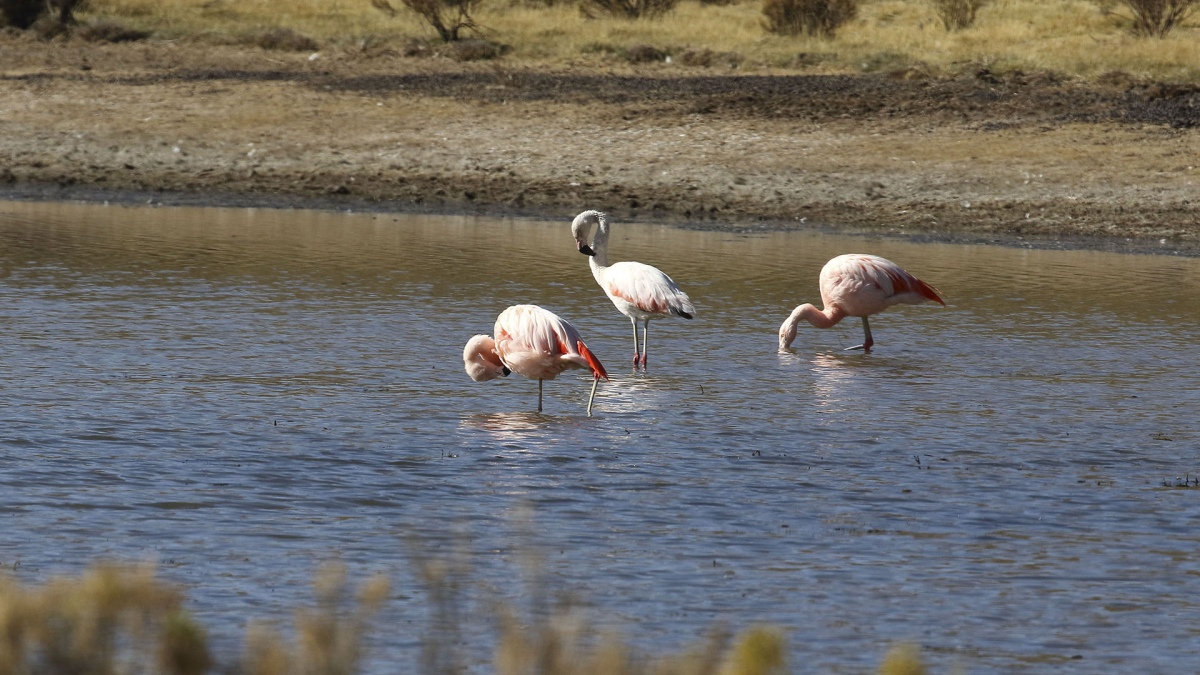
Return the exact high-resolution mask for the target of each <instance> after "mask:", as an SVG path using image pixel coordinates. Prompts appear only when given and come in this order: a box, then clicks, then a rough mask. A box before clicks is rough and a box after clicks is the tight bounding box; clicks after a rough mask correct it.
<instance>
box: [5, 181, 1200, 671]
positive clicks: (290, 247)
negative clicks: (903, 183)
mask: <svg viewBox="0 0 1200 675" xmlns="http://www.w3.org/2000/svg"><path fill="white" fill-rule="evenodd" d="M570 215H572V214H565V215H564V217H563V219H562V220H561V221H560V222H538V221H525V220H497V219H473V218H450V217H419V216H396V215H382V214H337V213H312V212H297V211H273V210H220V209H167V208H130V207H118V206H76V205H56V204H24V203H0V353H2V354H3V363H4V373H5V377H4V379H3V380H2V381H0V387H2V389H0V393H2V396H0V466H2V469H0V482H2V484H3V485H2V488H0V517H3V522H4V536H3V538H2V539H0V541H2V542H3V547H2V548H0V563H2V564H3V565H4V566H5V567H7V568H9V569H10V570H11V569H14V568H15V569H16V570H17V574H18V576H20V577H22V578H24V579H27V580H30V581H33V580H41V579H44V578H46V577H48V576H49V575H51V574H53V573H58V572H73V571H78V570H79V569H81V568H82V567H83V566H85V565H86V564H87V563H88V562H90V561H93V560H95V559H97V558H119V559H124V560H144V559H151V560H156V561H157V562H158V564H159V567H160V574H161V575H162V576H164V577H165V578H167V579H169V580H171V581H174V582H177V583H179V584H182V585H183V586H185V587H186V588H187V591H188V595H189V599H190V600H189V601H190V605H191V607H192V609H193V610H194V611H195V612H196V613H197V615H199V616H200V618H201V620H202V621H204V622H205V624H206V625H209V626H212V627H213V632H214V634H215V635H214V637H215V638H216V639H217V640H218V641H221V640H225V641H226V642H230V643H232V642H234V641H236V640H237V639H238V637H239V636H240V635H241V630H242V627H243V623H244V621H246V620H247V619H249V618H254V617H269V618H270V617H274V618H283V619H287V618H288V617H289V616H290V614H289V612H290V610H291V609H292V608H294V607H296V606H298V605H301V604H306V603H307V602H308V601H309V599H310V597H311V595H310V590H309V589H310V585H311V579H312V575H313V572H314V570H315V569H316V567H317V566H318V565H319V564H320V563H321V562H323V561H329V560H341V561H343V562H345V563H346V564H347V565H349V566H350V569H351V572H352V573H353V574H354V575H356V577H357V578H361V577H362V576H365V575H366V574H368V573H371V572H383V573H386V574H389V575H390V576H392V578H393V579H394V582H395V596H396V599H397V602H395V603H393V604H392V605H391V606H390V607H389V609H388V610H387V613H386V614H385V616H384V617H383V618H382V621H383V622H384V623H386V624H388V625H389V626H391V627H392V628H390V629H387V630H383V631H381V632H382V633H383V635H382V636H381V637H380V639H378V640H376V641H375V642H374V643H373V644H372V652H371V657H372V658H371V659H370V670H372V672H403V671H411V669H412V664H414V663H415V662H416V658H417V657H416V651H417V649H416V644H417V639H418V637H419V635H420V627H421V625H422V612H423V607H425V602H424V596H423V591H422V587H421V586H420V584H418V583H416V582H415V581H414V576H413V575H412V574H411V569H412V564H411V562H410V559H409V555H408V551H409V550H410V549H409V548H408V547H409V546H410V544H408V543H406V542H408V541H411V537H412V536H413V535H418V536H419V537H420V538H421V540H422V541H425V542H426V543H427V545H428V546H431V547H432V548H434V549H439V548H451V547H453V546H461V547H463V548H465V549H467V550H468V551H469V552H470V553H471V554H472V576H473V578H474V579H475V580H476V581H477V583H478V584H479V587H480V588H483V589H487V593H496V594H499V595H501V596H506V597H509V598H513V599H517V600H518V601H519V600H520V599H521V598H523V597H525V596H526V595H527V593H526V591H525V590H523V589H522V586H521V583H520V577H521V575H520V566H519V559H520V557H521V556H520V549H521V546H522V542H523V541H525V542H528V541H529V540H530V539H536V541H537V543H538V545H539V546H541V547H542V550H543V551H544V553H545V555H546V557H547V560H546V567H545V575H546V576H545V578H544V579H543V581H542V583H543V584H545V585H546V586H548V587H552V588H561V589H566V590H573V591H575V592H576V593H577V594H578V595H579V596H581V597H583V598H586V601H587V603H588V604H589V607H590V609H591V611H592V614H593V616H594V617H595V618H597V619H598V620H599V621H601V622H608V623H610V624H611V625H615V626H619V627H621V628H622V629H623V630H624V631H625V633H626V634H627V635H628V636H629V637H630V639H632V640H633V641H634V642H635V643H636V644H637V645H639V646H641V647H644V648H646V649H652V650H663V649H677V648H680V647H681V646H683V645H685V644H687V643H689V642H692V641H693V640H696V639H698V638H699V637H701V636H702V635H704V634H705V632H706V631H707V630H708V629H709V628H710V627H712V626H713V625H714V624H716V623H724V624H726V625H729V626H731V627H734V628H740V627H743V626H746V625H748V624H750V623H753V622H760V621H765V622H771V623H774V624H777V625H779V626H781V627H783V628H785V629H786V631H787V633H788V635H789V640H790V645H791V651H792V661H793V664H794V670H795V671H796V672H799V673H808V672H811V673H861V672H866V671H869V670H870V669H872V668H873V667H874V666H875V665H876V664H877V663H878V660H879V658H880V657H881V655H882V654H883V652H884V651H885V650H886V648H887V646H888V645H889V644H890V643H891V642H892V641H894V640H909V641H913V642H917V643H919V644H921V645H922V646H923V647H924V648H925V650H926V652H925V653H926V656H927V658H928V660H929V662H930V664H931V665H932V666H933V667H934V668H935V670H937V671H939V672H946V671H947V670H949V669H950V668H952V667H961V668H962V669H964V670H966V671H967V672H971V673H1009V672H1014V671H1018V670H1019V671H1021V672H1031V673H1057V672H1084V671H1089V672H1188V671H1190V670H1192V669H1194V663H1195V657H1196V650H1195V645H1196V644H1197V643H1198V640H1200V634H1198V633H1200V601H1198V599H1197V598H1198V597H1200V595H1198V594H1197V591H1198V590H1200V584H1198V582H1197V578H1198V575H1200V558H1197V556H1196V554H1195V552H1196V550H1197V548H1198V544H1200V534H1198V531H1200V530H1198V529H1197V527H1196V524H1197V518H1198V517H1200V504H1198V501H1200V489H1197V488H1195V487H1185V486H1184V485H1185V483H1187V484H1188V485H1190V484H1191V483H1190V481H1191V480H1192V479H1195V478H1196V477H1197V476H1200V457H1198V455H1200V449H1198V448H1200V432H1198V431H1197V425H1196V422H1195V420H1196V419H1197V418H1198V415H1200V391H1198V386H1197V382H1198V381H1197V374H1196V364H1197V363H1200V292H1198V291H1200V260H1194V259H1185V258H1174V257H1152V256H1136V255H1119V254H1111V253H1100V252H1088V251H1040V250H1021V249H1009V248H1000V247H989V246H964V245H948V244H947V245H939V244H920V245H918V244H912V243H905V242H902V241H897V240H892V239H885V238H869V237H841V236H831V235H823V234H811V233H776V234H760V235H742V234H724V233H716V232H692V231H683V230H677V229H670V228H665V227H656V226H648V225H626V224H622V223H619V222H618V223H616V224H615V225H614V228H615V229H614V236H613V240H612V244H611V248H610V257H611V259H613V260H625V259H635V260H640V261H643V262H647V263H651V264H654V265H657V266H659V267H661V268H662V269H664V270H666V271H667V272H668V273H669V274H671V275H672V276H673V277H674V278H675V280H676V281H677V282H678V283H679V284H680V285H681V286H682V287H683V288H684V289H685V290H686V291H688V292H689V294H690V295H691V297H692V299H693V300H694V301H695V303H696V306H697V311H698V316H697V318H696V320H694V321H690V322H689V321H684V320H661V321H656V322H652V323H651V328H650V367H649V370H648V372H646V373H634V371H633V370H632V368H631V366H630V363H629V361H630V358H631V356H632V349H633V345H632V338H631V335H630V326H629V322H628V320H627V319H625V318H624V317H623V316H621V315H620V314H618V313H617V312H616V310H615V309H614V308H613V307H612V305H611V304H610V303H609V302H608V300H607V299H606V298H605V297H604V295H603V293H602V292H601V291H600V289H599V288H598V287H597V286H596V284H595V282H594V281H593V279H592V277H591V274H590V272H589V271H588V268H587V262H586V259H585V258H584V257H583V256H581V255H579V254H578V253H577V252H576V251H575V248H574V244H573V241H572V239H571V237H570V234H569V217H570ZM846 252H864V253H875V254H878V255H883V256H885V257H888V258H891V259H893V260H896V261H898V262H900V263H901V264H902V265H904V266H905V267H906V268H908V269H909V270H910V271H911V272H913V273H915V274H917V275H919V276H921V277H922V278H923V279H925V280H926V281H928V282H930V283H932V284H933V285H935V286H937V287H938V288H939V289H940V290H941V291H942V292H943V294H944V295H945V297H946V298H947V304H948V307H946V308H945V309H943V308H940V307H936V306H932V307H930V306H923V307H904V308H900V309H895V310H891V311H889V312H888V313H886V314H883V315H881V316H879V317H877V318H876V319H875V320H873V321H872V328H873V331H874V333H875V339H876V342H877V346H876V349H875V351H874V352H873V353H871V354H862V353H857V352H843V351H841V350H842V349H843V348H844V347H848V346H851V345H854V344H858V343H859V342H860V341H861V340H860V338H861V328H860V325H859V324H858V322H857V321H853V320H851V321H847V322H844V323H843V324H842V325H839V326H838V327H836V328H834V329H832V330H827V331H821V330H817V329H814V328H810V327H807V326H802V327H801V329H800V334H799V337H798V338H797V340H796V343H795V345H794V347H795V348H794V349H793V350H792V351H790V352H788V353H784V354H779V353H777V351H776V337H775V334H776V330H777V328H778V326H779V324H780V323H781V322H782V320H783V319H784V318H785V317H786V315H787V314H788V312H789V311H790V309H791V308H792V307H793V306H795V305H797V304H799V303H801V302H806V301H812V302H818V301H819V296H818V292H817V288H816V277H817V273H818V271H819V270H820V267H821V265H822V264H823V263H824V262H825V261H826V260H828V259H829V258H831V257H833V256H834V255H837V254H840V253H846ZM518 303H536V304H540V305H542V306H543V307H546V308H548V309H550V310H552V311H555V312H557V313H559V314H560V315H562V316H564V317H566V318H568V319H569V320H571V321H572V322H573V323H574V324H575V325H576V327H577V328H579V330H580V331H581V333H582V334H583V335H584V337H585V339H586V340H587V341H588V343H589V346H590V347H591V348H592V350H593V351H594V352H595V353H596V354H597V355H598V356H599V357H600V358H601V359H602V360H603V361H604V363H605V364H606V366H607V367H608V371H609V372H610V374H611V375H612V376H613V377H612V381H611V382H610V383H603V384H602V385H601V387H600V393H599V395H598V398H597V403H596V414H595V416H594V417H592V418H588V417H587V416H586V415H585V414H584V405H585V403H586V398H587V393H588V386H589V379H588V378H587V376H585V375H583V374H582V373H580V372H579V371H575V372H572V373H568V374H567V375H564V376H563V377H561V378H560V379H558V380H555V381H553V382H548V383H547V384H546V389H545V392H546V402H545V403H546V406H545V408H546V411H545V413H544V414H540V415H539V414H537V413H536V412H533V411H534V410H535V408H536V397H537V384H536V382H531V381H528V380H524V379H521V378H519V377H511V378H507V379H504V380H498V381H492V382H486V383H474V382H471V381H470V380H469V379H468V378H467V377H466V375H465V374H464V372H463V370H462V363H461V352H462V347H463V344H464V343H465V342H466V340H467V339H468V338H469V337H470V336H471V335H473V334H476V333H490V332H491V328H492V323H493V321H494V320H495V317H496V315H497V314H498V313H499V312H500V311H501V310H503V309H504V308H505V307H507V306H509V305H512V304H518ZM525 513H531V514H532V516H531V517H532V529H533V530H534V534H533V535H522V534H521V531H522V527H523V525H522V524H521V523H523V522H524V521H523V520H522V515H521V514H525ZM475 609H476V610H478V611H477V612H475V613H473V614H472V618H470V619H469V620H468V621H467V624H468V625H467V627H466V628H465V629H464V633H465V634H466V636H467V637H466V639H467V640H468V643H469V645H468V647H467V649H466V651H467V652H468V653H469V654H470V658H471V660H472V663H473V664H474V668H475V669H476V670H478V671H480V672H485V671H486V670H487V666H486V664H487V659H488V658H489V651H488V650H489V649H490V642H489V639H490V628H489V626H490V623H489V619H488V617H487V614H488V612H486V611H484V610H483V609H481V608H479V607H475ZM397 664H399V666H397Z"/></svg>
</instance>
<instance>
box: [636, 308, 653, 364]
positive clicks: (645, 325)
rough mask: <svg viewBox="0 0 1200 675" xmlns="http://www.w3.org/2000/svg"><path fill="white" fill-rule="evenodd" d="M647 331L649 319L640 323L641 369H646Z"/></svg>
mask: <svg viewBox="0 0 1200 675" xmlns="http://www.w3.org/2000/svg"><path fill="white" fill-rule="evenodd" d="M635 330H636V329H635ZM649 330H650V319H646V320H645V321H642V368H645V367H646V345H648V344H649V342H648V341H647V339H646V333H647V332H648V331H649Z"/></svg>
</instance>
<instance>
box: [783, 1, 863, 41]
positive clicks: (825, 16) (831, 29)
mask: <svg viewBox="0 0 1200 675" xmlns="http://www.w3.org/2000/svg"><path fill="white" fill-rule="evenodd" d="M762 13H763V17H764V18H765V22H764V25H763V28H765V29H766V30H767V32H769V33H776V34H779V35H800V34H804V35H811V36H815V37H833V35H834V33H836V32H837V29H838V28H840V27H841V26H842V25H843V24H845V23H846V22H848V21H851V20H852V19H854V17H855V16H858V0H763V8H762Z"/></svg>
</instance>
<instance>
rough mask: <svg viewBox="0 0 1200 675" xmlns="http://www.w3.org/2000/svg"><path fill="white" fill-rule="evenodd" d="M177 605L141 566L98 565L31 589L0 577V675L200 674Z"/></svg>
mask: <svg viewBox="0 0 1200 675" xmlns="http://www.w3.org/2000/svg"><path fill="white" fill-rule="evenodd" d="M182 603H183V595H182V593H180V592H179V591H178V590H176V589H175V588H173V587H172V586H170V585H168V584H164V583H162V582H160V581H158V580H157V579H155V577H154V568H153V567H151V566H148V565H139V566H122V565H116V564H111V563H101V564H98V565H95V566H94V567H92V568H91V569H89V570H88V571H86V572H85V573H83V574H82V575H81V576H79V577H74V578H72V577H55V578H52V579H50V580H49V581H47V582H46V583H44V584H42V585H40V586H34V587H26V586H24V585H22V584H20V583H18V582H17V581H15V580H13V579H11V578H8V577H0V672H3V673H13V674H17V673H46V674H48V675H56V674H60V673H61V674H63V675H67V674H72V673H80V674H87V673H111V672H122V671H125V670H132V669H131V668H130V666H131V665H137V666H139V667H148V666H151V665H157V666H158V669H159V672H162V673H167V674H172V675H174V674H178V675H190V674H192V673H198V672H203V671H204V670H205V669H207V667H208V664H209V660H208V651H207V647H206V646H205V640H204V636H203V632H202V631H200V629H199V628H198V627H197V626H196V625H195V624H194V623H192V621H191V620H190V619H189V618H188V617H187V616H186V615H185V614H184V613H183V609H182Z"/></svg>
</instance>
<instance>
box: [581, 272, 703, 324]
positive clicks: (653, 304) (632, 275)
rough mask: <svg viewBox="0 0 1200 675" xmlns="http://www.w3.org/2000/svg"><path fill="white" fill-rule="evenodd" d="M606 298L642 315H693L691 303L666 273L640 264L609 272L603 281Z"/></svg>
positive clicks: (689, 316)
mask: <svg viewBox="0 0 1200 675" xmlns="http://www.w3.org/2000/svg"><path fill="white" fill-rule="evenodd" d="M604 281H605V284H606V290H607V291H608V293H609V295H612V296H613V297H617V298H620V299H622V300H624V301H625V302H628V303H630V304H631V305H634V306H635V307H637V308H638V309H640V310H642V311H643V312H650V313H654V314H677V315H679V316H682V317H684V318H687V319H690V318H692V317H693V316H695V315H696V308H695V306H694V305H692V300H691V298H689V297H688V296H687V293H684V292H683V290H682V289H680V288H679V286H678V285H676V284H675V281H674V280H673V279H671V277H669V276H667V275H666V273H665V272H663V271H662V270H660V269H658V268H657V267H652V266H650V265H645V264H642V263H639V262H631V261H626V262H619V263H615V264H613V265H612V266H611V267H609V268H608V271H607V272H606V274H605V278H604Z"/></svg>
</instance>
